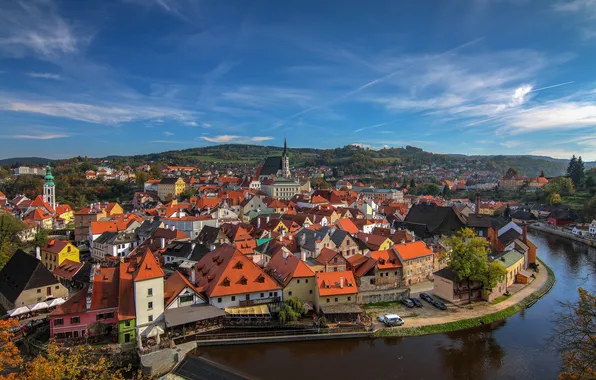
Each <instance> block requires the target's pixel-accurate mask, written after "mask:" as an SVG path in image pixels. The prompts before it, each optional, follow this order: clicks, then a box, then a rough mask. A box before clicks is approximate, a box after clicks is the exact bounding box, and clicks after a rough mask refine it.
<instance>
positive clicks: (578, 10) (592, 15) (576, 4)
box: [553, 0, 596, 39]
mask: <svg viewBox="0 0 596 380" xmlns="http://www.w3.org/2000/svg"><path fill="white" fill-rule="evenodd" d="M553 10H554V11H555V12H558V13H562V14H565V13H567V14H572V15H573V16H574V19H573V25H578V26H579V30H580V35H581V36H582V37H584V38H586V39H591V38H596V26H594V20H596V0H568V1H559V2H557V3H555V4H554V5H553Z"/></svg>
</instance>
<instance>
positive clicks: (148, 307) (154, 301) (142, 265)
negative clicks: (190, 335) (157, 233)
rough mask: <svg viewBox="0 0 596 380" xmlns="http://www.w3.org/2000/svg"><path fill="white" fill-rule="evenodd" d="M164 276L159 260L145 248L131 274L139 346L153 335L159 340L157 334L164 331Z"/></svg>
mask: <svg viewBox="0 0 596 380" xmlns="http://www.w3.org/2000/svg"><path fill="white" fill-rule="evenodd" d="M164 277H165V274H164V272H163V270H162V269H161V266H160V265H159V262H158V261H157V259H156V258H155V256H153V253H152V252H151V250H147V251H146V252H145V254H144V255H143V256H142V257H141V258H140V260H139V262H138V264H137V265H136V268H134V272H133V275H132V279H133V289H134V305H135V319H136V339H137V344H138V345H139V348H141V347H142V346H146V340H147V338H153V337H155V338H156V340H157V341H158V342H159V336H160V335H161V334H163V333H164V328H165V325H164V320H163V312H164V294H165V293H164ZM139 338H140V339H139Z"/></svg>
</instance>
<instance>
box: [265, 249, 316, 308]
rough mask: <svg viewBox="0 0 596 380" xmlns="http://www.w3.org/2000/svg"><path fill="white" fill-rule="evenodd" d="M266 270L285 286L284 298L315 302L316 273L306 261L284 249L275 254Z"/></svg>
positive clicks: (311, 303)
mask: <svg viewBox="0 0 596 380" xmlns="http://www.w3.org/2000/svg"><path fill="white" fill-rule="evenodd" d="M265 271H266V273H269V274H270V275H271V277H272V278H273V279H274V280H275V281H277V283H278V284H280V285H281V286H282V287H283V299H289V298H292V297H298V298H299V299H300V301H302V302H308V303H310V305H313V304H314V300H315V294H314V290H315V285H316V282H315V273H314V272H313V271H312V270H311V269H310V268H309V267H308V265H306V264H305V263H304V261H302V260H300V259H299V258H298V257H296V256H294V255H291V254H287V253H286V252H284V251H283V250H282V251H281V252H278V253H277V254H275V255H273V257H272V258H271V260H270V261H269V263H268V264H267V267H266V268H265Z"/></svg>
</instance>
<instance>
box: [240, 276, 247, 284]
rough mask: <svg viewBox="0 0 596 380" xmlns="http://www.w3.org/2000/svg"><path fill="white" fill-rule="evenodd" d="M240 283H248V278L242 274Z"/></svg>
mask: <svg viewBox="0 0 596 380" xmlns="http://www.w3.org/2000/svg"><path fill="white" fill-rule="evenodd" d="M240 283H241V284H242V285H246V284H248V279H247V278H246V277H244V276H242V278H241V279H240Z"/></svg>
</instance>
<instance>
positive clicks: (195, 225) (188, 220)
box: [161, 215, 218, 239]
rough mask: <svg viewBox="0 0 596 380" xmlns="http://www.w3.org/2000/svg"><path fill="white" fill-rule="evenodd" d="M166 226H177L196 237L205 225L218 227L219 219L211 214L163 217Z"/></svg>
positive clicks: (177, 228)
mask: <svg viewBox="0 0 596 380" xmlns="http://www.w3.org/2000/svg"><path fill="white" fill-rule="evenodd" d="M161 221H162V222H163V224H164V227H165V228H170V229H172V228H175V229H176V230H179V231H182V232H184V233H185V234H187V235H188V236H189V237H190V238H191V239H196V238H197V237H198V236H199V234H200V233H201V231H202V230H203V228H204V227H205V226H210V227H217V224H218V223H217V219H214V218H213V217H211V216H210V215H201V216H183V217H180V218H161Z"/></svg>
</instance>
